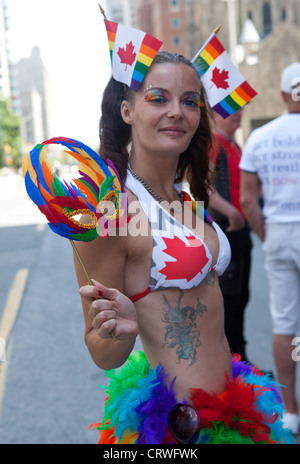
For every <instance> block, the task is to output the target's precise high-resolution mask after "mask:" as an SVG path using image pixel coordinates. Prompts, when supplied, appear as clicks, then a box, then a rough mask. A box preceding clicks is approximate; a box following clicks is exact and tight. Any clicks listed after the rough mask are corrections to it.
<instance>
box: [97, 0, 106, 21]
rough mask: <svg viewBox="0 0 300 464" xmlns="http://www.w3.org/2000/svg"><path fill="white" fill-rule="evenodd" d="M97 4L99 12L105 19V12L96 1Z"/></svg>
mask: <svg viewBox="0 0 300 464" xmlns="http://www.w3.org/2000/svg"><path fill="white" fill-rule="evenodd" d="M98 5H99V8H100V13H101V14H102V15H103V17H104V19H106V14H105V11H104V10H103V8H102V6H101V5H100V3H98Z"/></svg>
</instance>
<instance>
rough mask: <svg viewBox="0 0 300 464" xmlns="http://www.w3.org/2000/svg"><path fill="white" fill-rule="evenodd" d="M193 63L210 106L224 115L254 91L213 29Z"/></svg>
mask: <svg viewBox="0 0 300 464" xmlns="http://www.w3.org/2000/svg"><path fill="white" fill-rule="evenodd" d="M192 63H193V64H194V67H195V68H196V69H197V71H198V73H199V75H200V78H201V81H202V83H203V85H204V87H205V90H206V93H207V98H208V102H209V104H210V106H211V107H212V108H213V109H214V110H215V111H216V112H217V113H219V114H221V116H223V118H224V119H226V118H227V117H228V116H230V115H231V114H233V113H234V112H235V111H237V110H238V109H239V108H241V107H242V106H244V105H245V104H246V103H248V102H249V101H250V100H251V99H252V98H253V97H255V95H257V93H256V92H255V90H254V89H253V88H252V87H251V86H250V85H249V84H248V82H247V81H246V79H245V78H244V76H243V75H242V74H241V73H240V71H239V70H238V69H237V67H236V66H235V65H234V64H233V62H232V60H231V58H230V56H229V54H228V53H227V52H226V50H225V48H224V47H223V45H222V44H221V42H220V41H219V39H218V38H217V37H216V34H215V32H213V33H212V35H211V36H210V37H209V39H208V40H207V41H206V43H205V44H204V45H203V47H202V48H201V49H200V50H199V52H198V53H197V54H196V56H195V57H194V58H193V60H192Z"/></svg>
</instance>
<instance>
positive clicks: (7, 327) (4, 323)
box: [0, 269, 29, 414]
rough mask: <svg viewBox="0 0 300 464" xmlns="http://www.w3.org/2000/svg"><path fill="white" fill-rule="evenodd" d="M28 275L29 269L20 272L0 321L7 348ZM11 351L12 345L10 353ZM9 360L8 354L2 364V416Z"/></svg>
mask: <svg viewBox="0 0 300 464" xmlns="http://www.w3.org/2000/svg"><path fill="white" fill-rule="evenodd" d="M28 273H29V270H28V269H19V270H18V272H17V273H16V276H15V279H14V281H13V284H12V286H11V288H10V291H9V294H8V297H7V300H6V305H5V308H4V311H3V315H2V319H1V321H0V338H2V339H3V340H4V341H5V343H6V347H7V344H8V340H9V338H10V335H11V333H12V329H13V326H14V324H15V321H16V318H17V315H18V312H19V309H20V305H21V301H22V297H23V293H24V290H25V285H26V282H27V278H28ZM10 350H11V343H10V349H9V351H10ZM8 359H9V354H8V353H6V361H3V362H0V414H1V406H2V401H3V396H4V390H5V383H6V373H7V368H8Z"/></svg>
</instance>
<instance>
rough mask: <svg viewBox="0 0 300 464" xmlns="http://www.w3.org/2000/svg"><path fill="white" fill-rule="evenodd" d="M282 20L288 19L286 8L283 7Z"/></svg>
mask: <svg viewBox="0 0 300 464" xmlns="http://www.w3.org/2000/svg"><path fill="white" fill-rule="evenodd" d="M281 21H286V9H285V8H282V10H281Z"/></svg>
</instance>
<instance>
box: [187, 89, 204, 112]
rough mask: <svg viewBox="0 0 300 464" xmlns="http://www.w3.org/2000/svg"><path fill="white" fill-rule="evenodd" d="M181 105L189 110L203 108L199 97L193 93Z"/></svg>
mask: <svg viewBox="0 0 300 464" xmlns="http://www.w3.org/2000/svg"><path fill="white" fill-rule="evenodd" d="M183 104H184V105H185V106H188V107H190V108H196V107H201V106H204V103H203V101H202V100H201V97H200V95H199V94H198V93H196V92H195V93H193V94H191V95H189V96H188V97H187V98H186V99H185V100H184V101H183Z"/></svg>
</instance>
